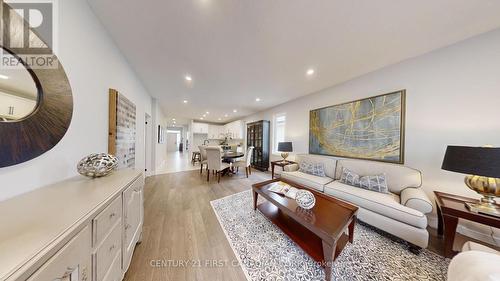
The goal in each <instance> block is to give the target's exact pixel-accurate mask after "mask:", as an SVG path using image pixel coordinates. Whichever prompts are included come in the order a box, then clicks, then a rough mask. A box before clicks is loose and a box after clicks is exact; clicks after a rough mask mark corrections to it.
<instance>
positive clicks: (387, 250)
mask: <svg viewBox="0 0 500 281" xmlns="http://www.w3.org/2000/svg"><path fill="white" fill-rule="evenodd" d="M264 200H265V199H262V197H259V202H262V201H264ZM210 203H211V204H212V208H213V209H214V212H215V214H216V216H217V219H218V220H219V223H220V225H221V227H222V229H223V230H224V233H225V235H226V237H227V239H228V241H229V244H230V245H231V247H232V249H233V251H234V253H235V255H236V257H237V259H238V261H239V263H240V265H241V267H242V269H243V271H244V273H245V276H246V277H247V279H248V280H294V281H296V280H304V281H305V280H324V279H325V275H324V269H323V268H322V267H320V265H318V264H317V263H316V262H315V261H314V260H313V259H312V258H310V257H309V256H308V255H307V254H306V253H305V252H304V251H302V249H300V248H299V247H298V246H297V245H296V244H295V243H294V242H293V241H292V240H290V238H288V236H287V235H286V234H284V233H283V232H282V231H281V230H280V229H279V228H278V227H276V226H274V225H273V224H272V223H271V222H270V221H268V220H267V218H265V217H264V216H263V215H262V214H261V213H260V212H259V211H254V210H253V208H252V205H253V203H252V193H251V190H247V191H243V192H240V193H236V194H234V195H231V196H228V197H224V198H221V199H218V200H214V201H212V202H210ZM448 264H449V259H446V258H443V257H441V256H439V255H437V254H435V253H433V252H430V251H428V250H422V252H421V253H420V254H419V255H415V254H413V253H411V252H410V251H408V245H407V244H406V242H404V241H402V240H400V239H397V238H395V237H392V236H390V235H389V234H386V233H384V232H381V231H379V230H377V229H375V228H373V227H370V226H368V225H366V224H364V223H357V224H356V227H355V232H354V243H352V244H350V243H348V244H347V245H346V247H345V248H344V250H343V251H342V253H341V254H340V256H339V257H338V258H337V260H336V261H335V263H334V269H333V274H332V280H446V271H447V268H448Z"/></svg>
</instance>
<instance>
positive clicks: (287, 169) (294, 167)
mask: <svg viewBox="0 0 500 281" xmlns="http://www.w3.org/2000/svg"><path fill="white" fill-rule="evenodd" d="M283 170H284V171H285V172H295V171H298V170H299V164H290V165H286V166H285V167H283Z"/></svg>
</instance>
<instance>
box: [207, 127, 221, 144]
mask: <svg viewBox="0 0 500 281" xmlns="http://www.w3.org/2000/svg"><path fill="white" fill-rule="evenodd" d="M223 132H224V126H219V125H208V138H209V139H214V140H218V139H222V133H223Z"/></svg>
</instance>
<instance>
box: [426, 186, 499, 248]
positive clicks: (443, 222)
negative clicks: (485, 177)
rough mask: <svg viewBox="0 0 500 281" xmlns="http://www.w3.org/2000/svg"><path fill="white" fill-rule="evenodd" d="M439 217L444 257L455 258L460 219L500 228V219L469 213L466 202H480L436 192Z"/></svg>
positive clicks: (439, 231)
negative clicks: (454, 246)
mask: <svg viewBox="0 0 500 281" xmlns="http://www.w3.org/2000/svg"><path fill="white" fill-rule="evenodd" d="M434 195H435V196H436V206H437V215H438V234H439V235H440V236H442V235H444V256H445V257H447V258H451V257H453V256H454V255H455V254H456V252H455V251H453V241H454V240H455V234H456V231H457V224H458V219H466V220H470V221H473V222H477V223H481V224H485V225H488V226H492V227H496V228H500V218H497V217H493V216H488V215H483V214H479V213H474V212H471V211H469V209H468V208H467V207H466V206H465V202H471V203H477V202H478V201H479V200H476V199H472V198H468V197H463V196H458V195H453V194H448V193H444V192H439V191H434Z"/></svg>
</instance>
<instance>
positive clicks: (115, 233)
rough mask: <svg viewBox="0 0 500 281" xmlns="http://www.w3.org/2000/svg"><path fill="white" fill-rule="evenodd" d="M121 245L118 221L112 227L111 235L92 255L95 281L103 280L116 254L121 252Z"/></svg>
mask: <svg viewBox="0 0 500 281" xmlns="http://www.w3.org/2000/svg"><path fill="white" fill-rule="evenodd" d="M121 245H122V224H121V221H120V222H119V223H117V224H115V225H114V226H113V229H112V230H111V233H110V234H109V235H108V236H106V237H105V238H104V241H103V242H102V244H101V245H100V246H99V248H98V249H97V251H96V253H95V255H94V269H95V274H94V276H95V277H96V279H95V280H96V281H101V280H103V278H104V276H105V275H106V273H107V272H108V268H109V266H110V265H111V263H112V262H113V259H114V258H115V256H116V254H117V253H118V252H119V251H120V250H121Z"/></svg>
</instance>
